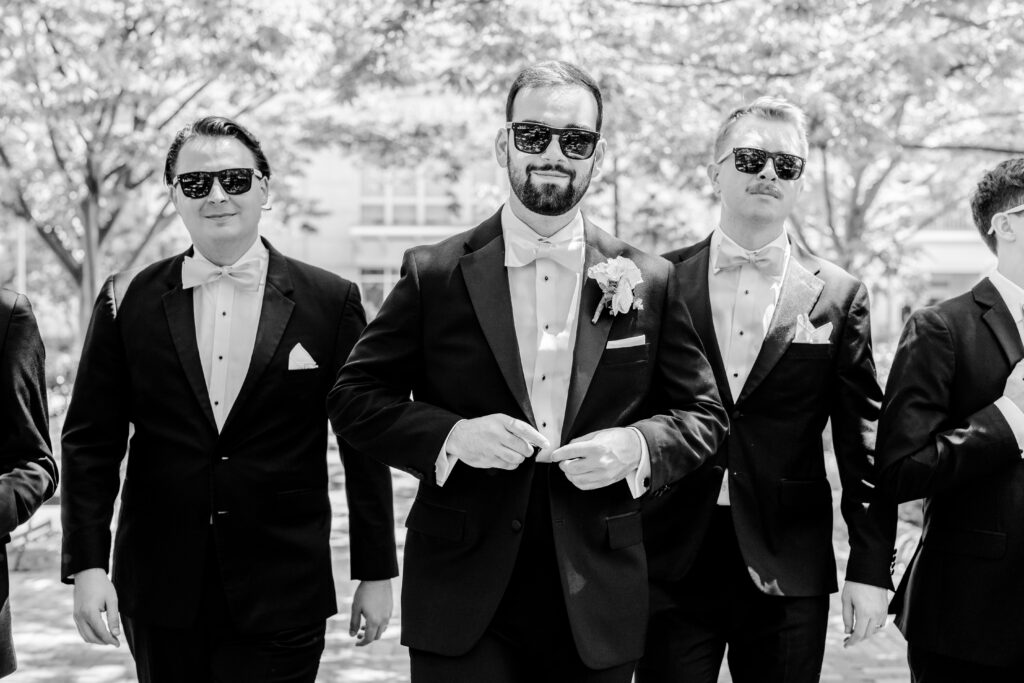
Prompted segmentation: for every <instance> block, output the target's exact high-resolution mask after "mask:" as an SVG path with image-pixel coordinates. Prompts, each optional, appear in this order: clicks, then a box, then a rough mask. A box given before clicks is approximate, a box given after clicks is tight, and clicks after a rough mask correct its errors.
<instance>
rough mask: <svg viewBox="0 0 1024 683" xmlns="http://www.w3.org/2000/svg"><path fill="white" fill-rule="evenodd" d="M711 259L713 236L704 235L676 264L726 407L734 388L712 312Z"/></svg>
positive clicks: (694, 322) (691, 315) (699, 335)
mask: <svg viewBox="0 0 1024 683" xmlns="http://www.w3.org/2000/svg"><path fill="white" fill-rule="evenodd" d="M710 260H711V238H710V237H708V238H707V239H705V240H704V241H703V242H702V243H701V245H700V247H699V248H698V249H697V250H696V251H695V252H694V253H692V254H690V255H689V256H688V257H687V258H686V259H684V260H682V261H680V262H679V264H678V265H677V266H676V268H677V272H678V273H679V278H680V283H681V284H682V292H683V300H684V301H685V302H686V308H687V309H688V310H689V312H690V319H691V320H692V321H693V327H694V330H696V332H697V336H698V337H699V338H700V339H701V340H702V341H703V342H704V353H705V355H706V356H707V358H708V361H709V362H710V363H711V369H712V371H713V372H714V374H715V383H716V384H718V392H719V394H721V397H722V401H723V402H724V403H725V405H726V407H729V406H731V405H732V404H733V396H732V390H731V389H730V388H729V380H728V377H727V376H726V373H725V362H724V361H723V360H722V351H721V349H719V348H718V335H717V334H716V333H715V318H714V315H713V314H712V312H711V293H710V292H709V291H708V268H709V267H710V266H709V264H710Z"/></svg>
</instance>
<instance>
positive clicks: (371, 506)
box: [62, 245, 397, 632]
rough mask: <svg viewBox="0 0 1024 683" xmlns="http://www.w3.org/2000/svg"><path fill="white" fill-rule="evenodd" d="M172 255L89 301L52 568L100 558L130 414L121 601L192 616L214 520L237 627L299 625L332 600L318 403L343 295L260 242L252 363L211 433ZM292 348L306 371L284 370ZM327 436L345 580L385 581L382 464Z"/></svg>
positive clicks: (355, 330) (347, 325) (329, 377)
mask: <svg viewBox="0 0 1024 683" xmlns="http://www.w3.org/2000/svg"><path fill="white" fill-rule="evenodd" d="M268 246H269V245H268ZM184 256H185V254H180V255H178V256H175V257H173V258H170V259H166V260H164V261H159V262H157V263H154V264H152V265H150V266H148V267H147V268H145V269H143V270H142V271H141V272H139V273H138V274H136V275H135V276H134V278H133V279H131V282H130V284H129V285H128V286H127V290H126V291H125V292H124V294H123V297H120V291H119V290H120V289H122V288H123V285H122V286H121V287H119V286H118V285H117V284H115V283H116V278H117V277H118V276H114V277H113V278H111V279H110V280H108V281H107V283H106V285H105V286H104V288H103V291H102V293H101V294H100V296H99V298H98V300H97V302H96V307H95V310H94V311H93V316H92V322H91V323H90V325H89V332H88V334H87V336H86V340H85V345H84V348H83V350H82V360H81V363H80V365H79V369H78V377H77V380H76V381H75V387H74V393H73V395H72V399H71V406H70V408H69V410H68V415H67V420H66V422H65V424H64V434H63V440H62V444H63V457H62V466H63V474H64V496H63V501H62V503H63V509H62V517H63V525H64V541H63V563H62V577H63V579H64V580H65V582H70V581H69V579H68V576H69V575H70V574H74V573H76V572H79V571H81V570H83V569H88V568H91V567H103V568H106V567H107V566H108V564H107V560H108V557H109V554H110V522H111V516H112V514H113V507H114V498H115V496H116V495H117V490H118V484H119V478H118V468H119V466H120V464H121V460H122V458H124V456H125V442H126V438H127V436H128V425H129V423H130V424H132V425H133V426H134V433H133V435H132V437H131V441H130V443H129V444H128V463H127V470H126V475H125V482H124V488H123V491H122V495H121V511H120V515H119V517H118V524H117V537H116V539H115V541H114V567H113V580H114V585H115V586H116V587H117V591H118V599H119V605H120V609H121V611H123V612H125V613H127V614H130V615H132V616H133V617H135V618H137V619H139V620H145V621H148V622H150V623H155V624H161V625H167V626H185V625H187V624H188V623H189V622H190V621H191V620H192V619H194V617H195V615H196V614H197V610H198V607H199V599H200V596H201V593H202V590H201V581H202V575H203V567H204V564H205V561H206V560H205V557H206V548H207V538H208V536H209V534H210V533H211V531H212V533H213V538H214V540H215V547H216V551H217V560H218V563H219V566H220V570H221V573H222V576H223V581H224V589H225V593H226V595H227V599H228V611H229V612H230V613H231V614H232V616H233V618H234V619H235V622H236V626H237V627H238V628H240V629H243V630H245V631H249V632H272V631H280V630H284V629H287V628H291V627H298V626H301V625H308V624H310V623H313V622H315V621H317V620H319V619H322V618H326V617H328V616H330V615H331V614H333V613H334V612H335V611H336V605H335V594H334V583H333V580H332V576H331V548H330V544H329V534H330V529H331V509H330V503H329V500H328V495H327V492H328V491H327V489H328V481H327V458H326V447H327V413H326V409H325V404H324V399H325V397H326V396H327V392H328V390H329V389H330V387H331V385H332V384H333V382H334V378H335V376H336V375H337V371H338V369H340V367H341V365H342V364H343V363H344V361H345V359H346V358H347V357H348V353H349V351H350V349H351V348H352V345H353V344H354V343H355V341H356V339H357V337H358V335H359V333H360V332H361V331H362V329H363V326H364V324H365V322H364V321H365V318H364V316H363V310H362V306H361V305H360V302H359V293H358V290H357V289H356V287H355V286H354V285H353V284H352V283H350V282H347V281H345V280H343V279H341V278H340V277H338V276H336V275H333V274H331V273H328V272H327V271H324V270H321V269H319V268H315V267H313V266H310V265H307V264H304V263H301V262H299V261H295V260H293V259H289V258H286V257H284V256H282V255H281V254H280V253H279V252H278V251H276V250H275V249H273V248H272V247H271V248H270V263H269V269H268V272H267V284H266V289H265V293H264V298H263V307H262V311H261V313H260V321H259V328H258V331H257V335H256V345H255V348H254V349H253V355H252V361H251V364H250V366H249V371H248V374H247V375H246V377H245V380H244V382H243V384H242V388H241V391H240V393H239V395H238V398H237V399H236V401H235V403H234V405H233V407H232V409H231V412H230V413H229V415H228V416H227V419H226V421H225V423H224V427H223V430H222V431H221V432H220V433H219V434H218V432H217V427H216V423H215V422H214V417H213V412H212V410H211V407H210V398H209V394H208V393H207V389H206V380H205V379H204V376H203V369H202V365H201V362H200V360H199V351H198V348H197V344H196V330H195V319H194V313H193V293H192V290H190V289H188V290H186V289H182V287H181V264H182V259H183V258H184ZM115 297H117V298H115ZM296 344H302V346H303V348H305V349H306V350H307V351H308V352H309V354H310V355H311V356H312V357H313V359H314V361H315V362H316V363H317V365H318V367H317V368H316V369H306V370H289V369H288V356H289V353H290V352H291V350H292V349H293V348H294V347H295V345H296ZM341 445H342V458H343V460H344V464H345V472H346V477H345V486H346V493H347V495H348V504H349V511H350V514H351V522H350V527H349V534H350V538H351V545H352V576H353V578H358V579H386V578H390V577H393V576H395V575H396V574H397V559H396V554H395V546H394V532H393V512H392V505H391V479H390V472H389V471H388V469H387V468H386V467H383V466H381V465H380V464H379V463H376V462H374V461H372V460H370V459H369V458H365V457H363V456H360V455H358V454H355V453H352V452H351V451H350V449H348V448H347V447H345V444H341ZM211 525H212V528H211Z"/></svg>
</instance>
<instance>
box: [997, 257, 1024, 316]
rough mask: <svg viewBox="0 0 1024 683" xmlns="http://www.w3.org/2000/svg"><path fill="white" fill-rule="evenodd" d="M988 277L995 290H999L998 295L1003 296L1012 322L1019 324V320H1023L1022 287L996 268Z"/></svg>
mask: <svg viewBox="0 0 1024 683" xmlns="http://www.w3.org/2000/svg"><path fill="white" fill-rule="evenodd" d="M988 279H989V281H990V282H991V283H992V285H993V286H994V287H995V288H996V291H997V292H999V296H1001V297H1003V302H1004V303H1005V304H1006V307H1007V308H1008V309H1010V315H1012V316H1013V322H1015V323H1017V325H1018V326H1019V325H1020V324H1021V321H1022V320H1024V289H1022V288H1021V287H1020V285H1018V284H1016V283H1014V282H1011V281H1010V279H1009V278H1008V277H1006V276H1005V275H1003V274H1002V273H1000V272H999V271H998V270H997V271H995V272H994V273H992V274H991V275H989V276H988Z"/></svg>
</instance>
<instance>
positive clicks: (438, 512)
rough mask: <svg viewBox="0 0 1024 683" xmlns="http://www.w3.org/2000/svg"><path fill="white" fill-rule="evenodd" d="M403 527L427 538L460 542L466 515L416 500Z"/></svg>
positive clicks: (459, 511)
mask: <svg viewBox="0 0 1024 683" xmlns="http://www.w3.org/2000/svg"><path fill="white" fill-rule="evenodd" d="M405 526H406V527H407V528H409V529H411V530H413V531H418V532H419V533H421V534H426V535H427V536H435V537H437V538H445V539H447V540H449V541H461V540H462V534H463V533H464V529H465V526H466V513H465V512H464V511H462V510H455V509H453V508H446V507H442V506H440V505H435V504H433V503H428V502H427V501H425V500H423V499H420V498H417V499H416V502H415V503H413V506H412V509H411V510H409V516H408V517H407V518H406V520H405Z"/></svg>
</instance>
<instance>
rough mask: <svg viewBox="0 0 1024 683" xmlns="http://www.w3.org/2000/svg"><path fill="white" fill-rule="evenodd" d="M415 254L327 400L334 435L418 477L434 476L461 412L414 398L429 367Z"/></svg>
mask: <svg viewBox="0 0 1024 683" xmlns="http://www.w3.org/2000/svg"><path fill="white" fill-rule="evenodd" d="M420 296H421V291H420V282H419V272H418V270H417V264H416V258H415V252H413V251H409V252H406V254H405V258H404V260H403V263H402V272H401V277H400V279H399V281H398V283H397V284H396V285H395V287H394V289H392V290H391V293H390V294H389V295H388V298H387V300H386V301H385V302H384V304H383V305H382V306H381V309H380V312H379V313H378V314H377V317H376V318H374V320H373V321H372V322H371V323H370V324H369V326H367V328H366V331H365V332H364V333H363V335H362V337H361V338H360V339H359V342H358V343H357V344H356V345H355V348H354V349H353V350H352V354H351V355H350V356H349V359H348V362H347V363H346V364H345V366H344V367H343V368H342V369H341V372H340V373H339V375H338V380H337V382H336V383H335V385H334V388H333V389H332V390H331V392H330V394H329V395H328V397H327V412H328V415H329V416H330V418H331V424H332V425H333V428H334V431H335V433H336V434H337V435H338V436H339V437H340V438H342V439H344V440H345V441H346V442H347V443H349V444H350V445H351V446H352V447H354V448H355V449H356V450H358V451H360V452H363V453H369V454H370V455H371V456H372V457H374V458H376V459H377V460H380V461H381V462H384V463H386V464H388V465H390V466H391V467H394V468H396V469H400V470H402V471H404V472H408V473H409V474H411V475H413V476H414V477H416V478H417V479H423V478H424V477H426V479H427V481H430V482H433V481H434V463H435V462H436V460H437V454H438V452H439V451H440V449H441V447H442V445H443V444H444V441H445V439H446V438H447V436H448V433H449V432H450V431H451V429H452V427H453V426H455V423H456V422H458V421H459V419H460V417H459V416H458V415H456V414H454V413H452V412H450V411H448V410H445V409H443V408H440V407H437V406H435V405H432V404H430V403H426V402H425V401H421V400H414V398H413V396H412V394H413V392H414V391H415V389H416V384H417V382H418V378H419V377H421V375H422V372H423V340H422V334H423V332H422V327H423V325H422V315H423V313H422V310H421V305H420V303H421V302H420Z"/></svg>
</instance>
